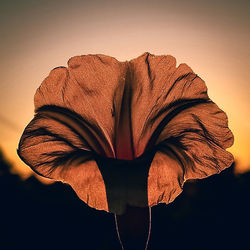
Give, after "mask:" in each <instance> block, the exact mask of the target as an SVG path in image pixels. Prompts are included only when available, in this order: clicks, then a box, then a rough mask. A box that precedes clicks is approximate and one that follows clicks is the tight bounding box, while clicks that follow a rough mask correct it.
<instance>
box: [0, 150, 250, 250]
mask: <svg viewBox="0 0 250 250" xmlns="http://www.w3.org/2000/svg"><path fill="white" fill-rule="evenodd" d="M234 167H235V163H234V164H233V165H232V166H231V167H230V168H229V169H227V170H225V171H223V172H222V173H221V174H219V175H214V176H211V177H209V178H207V179H203V180H198V181H194V182H190V183H186V184H185V186H184V191H183V193H182V194H181V195H180V196H179V197H177V198H176V200H175V201H174V202H173V203H171V204H169V205H165V204H160V205H158V206H155V207H153V208H152V231H151V238H150V243H149V250H158V249H175V250H178V249H201V250H203V249H249V248H248V247H249V245H250V234H249V233H250V230H249V227H250V224H249V222H250V199H249V194H250V172H247V173H244V174H241V175H235V174H234V171H233V169H234ZM10 169H11V165H10V164H9V163H8V162H7V161H6V160H5V158H4V156H3V154H2V153H1V152H0V213H1V221H0V249H1V250H7V249H87V250H92V249H93V250H95V249H98V250H106V249H107V250H113V249H117V250H119V249H120V245H119V242H118V239H117V235H116V230H115V222H114V217H113V215H112V214H109V213H106V212H103V211H97V210H95V209H91V208H90V207H88V206H87V205H85V204H84V203H83V202H82V201H81V200H80V199H79V198H78V197H77V196H76V194H75V193H74V191H73V190H72V189H71V187H70V186H68V185H65V184H62V183H53V184H50V185H44V184H42V183H41V182H39V181H38V179H37V178H36V177H35V176H31V177H30V178H28V179H27V180H25V181H23V180H21V179H20V177H19V176H18V175H14V174H12V173H11V171H10Z"/></svg>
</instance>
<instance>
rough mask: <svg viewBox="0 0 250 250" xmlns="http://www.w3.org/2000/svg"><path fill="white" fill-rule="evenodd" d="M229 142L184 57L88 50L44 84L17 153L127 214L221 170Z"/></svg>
mask: <svg viewBox="0 0 250 250" xmlns="http://www.w3.org/2000/svg"><path fill="white" fill-rule="evenodd" d="M232 144H233V134H232V133H231V131H230V130H229V128H228V120H227V116H226V114H225V113H224V112H223V111H222V110H221V109H219V108H218V106H217V105H216V104H215V103H214V102H212V101H211V100H210V98H209V97H208V95H207V87H206V85H205V83H204V81H203V80H202V79H201V78H200V77H199V76H197V75H196V74H195V73H194V72H193V71H192V70H191V68H190V67H188V66H187V65H186V64H180V65H179V66H178V67H176V60H175V58H174V57H172V56H169V55H167V56H165V55H163V56H154V55H151V54H149V53H144V54H143V55H141V56H139V57H138V58H135V59H133V60H131V61H126V62H119V61H117V60H116V59H115V58H113V57H109V56H105V55H86V56H76V57H73V58H71V59H70V60H69V61H68V67H67V68H66V67H58V68H55V69H53V70H52V71H51V72H50V74H49V76H48V77H47V78H46V79H45V80H44V81H43V83H42V84H41V86H40V87H39V88H38V90H37V92H36V94H35V117H34V118H33V120H32V121H31V122H30V123H29V124H28V126H27V127H26V128H25V130H24V132H23V135H22V137H21V139H20V143H19V148H18V154H19V156H20V157H21V159H22V160H23V161H24V162H25V163H26V164H27V165H29V166H30V167H31V168H32V169H33V170H34V171H35V172H36V173H38V174H40V175H42V176H44V177H47V178H51V179H55V180H59V181H62V182H66V183H68V184H70V185H71V186H72V188H73V189H74V190H75V192H76V193H77V195H78V196H79V197H80V199H82V200H83V201H84V202H86V203H87V204H88V205H89V206H91V207H94V208H96V209H101V210H106V211H110V212H113V213H116V214H122V213H123V212H124V210H125V208H126V206H127V205H131V206H139V207H143V206H149V207H151V206H154V205H157V204H158V203H161V202H164V203H169V202H172V201H173V200H174V199H175V198H176V197H177V196H178V195H179V194H180V193H181V191H182V187H183V184H184V182H185V181H186V180H188V179H197V178H199V179H200V178H205V177H207V176H210V175H212V174H216V173H220V172H221V171H222V170H223V169H225V168H227V167H229V166H230V165H231V164H232V162H233V156H232V154H231V153H229V152H227V151H226V150H225V149H226V148H228V147H230V146H231V145H232Z"/></svg>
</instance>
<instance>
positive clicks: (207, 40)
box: [0, 0, 250, 177]
mask: <svg viewBox="0 0 250 250" xmlns="http://www.w3.org/2000/svg"><path fill="white" fill-rule="evenodd" d="M249 10H250V1H243V0H238V1H230V0H223V1H218V0H217V1H215V0H210V1H205V0H200V1H198V0H191V1H177V0H175V1H163V0H154V1H153V0H150V1H146V0H144V1H136V0H133V1H128V0H127V1H115V0H112V1H105V0H102V1H99V0H98V1H97V0H92V1H89V2H88V1H80V0H78V1H64V0H60V1H59V0H55V1H48V0H40V1H31V0H22V1H14V0H10V1H1V2H0V27H1V28H0V36H1V39H0V53H1V60H0V64H1V65H0V66H1V74H0V131H1V132H0V147H1V148H2V149H3V151H4V152H5V153H6V155H7V157H8V159H9V160H10V161H11V162H13V163H14V164H15V171H18V172H19V173H20V174H21V175H22V176H23V177H27V176H29V175H30V174H31V172H32V171H31V170H30V169H29V167H28V166H26V165H25V164H24V163H23V162H22V161H21V160H20V159H19V158H18V156H17V155H16V148H17V145H18V142H19V139H20V137H21V134H22V131H23V129H24V128H25V126H26V125H27V124H28V123H29V121H30V120H31V119H32V118H33V115H34V105H33V97H34V94H35V91H36V89H37V88H38V87H39V85H40V84H41V82H42V81H43V79H44V78H45V77H46V76H48V74H49V72H50V70H52V69H53V68H55V67H57V66H67V61H68V59H69V58H71V57H73V56H76V55H84V54H106V55H109V56H113V57H116V58H117V59H118V60H120V61H125V60H130V59H132V58H136V57H138V56H140V55H141V54H143V53H144V52H146V51H148V52H150V53H151V54H155V55H163V54H166V55H167V54H169V55H172V56H174V57H175V58H176V59H177V65H178V64H180V63H187V64H188V65H189V66H190V67H191V68H192V69H193V71H194V72H195V73H196V74H198V75H199V76H200V77H201V78H202V79H203V80H204V81H205V82H206V85H207V87H208V95H209V97H210V98H211V99H212V100H213V101H214V102H215V103H216V104H217V105H218V106H219V107H220V108H221V109H223V110H224V111H225V112H226V113H227V115H228V120H229V128H230V129H231V130H232V132H233V134H234V136H235V142H234V145H233V146H232V147H231V148H230V149H228V150H229V151H230V152H232V153H233V155H234V156H235V159H236V161H237V162H238V169H237V171H238V172H242V171H246V170H250V157H249V148H250V118H249V117H250V102H249V100H250V83H249V79H250V60H249V58H250V42H249V41H250V32H249V27H250V17H249Z"/></svg>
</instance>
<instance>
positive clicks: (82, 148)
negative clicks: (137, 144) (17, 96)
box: [18, 107, 108, 211]
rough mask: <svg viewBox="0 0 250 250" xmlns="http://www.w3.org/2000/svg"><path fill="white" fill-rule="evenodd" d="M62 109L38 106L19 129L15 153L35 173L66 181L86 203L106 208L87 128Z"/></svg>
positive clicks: (102, 183)
mask: <svg viewBox="0 0 250 250" xmlns="http://www.w3.org/2000/svg"><path fill="white" fill-rule="evenodd" d="M63 111H64V112H61V113H60V112H59V111H58V108H55V107H46V108H43V109H41V110H39V112H38V113H37V114H36V115H35V118H34V119H33V120H32V121H31V122H30V123H29V124H28V126H27V127H26V128H25V130H24V132H23V135H22V137H21V140H20V142H19V148H18V154H19V156H20V158H21V159H22V160H23V161H24V162H25V163H26V164H27V165H29V166H30V167H31V168H32V169H33V170H34V171H35V172H36V173H38V174H40V175H42V176H44V177H47V178H51V179H55V180H59V181H62V182H65V183H68V184H70V185H71V186H72V188H73V189H74V190H75V192H76V193H77V195H78V196H79V198H80V199H82V200H83V201H84V202H86V203H87V204H88V205H89V206H91V207H94V208H96V209H100V210H106V211H108V204H107V198H106V189H105V185H104V181H103V178H102V175H101V173H100V171H99V169H98V166H97V164H96V162H95V160H94V157H93V154H92V152H91V151H90V148H91V145H90V144H89V143H88V142H87V140H86V139H88V138H89V135H87V133H88V131H87V130H86V129H85V128H84V127H82V126H80V123H79V122H76V121H75V120H74V118H73V117H72V116H71V117H70V116H67V115H65V114H67V112H66V110H63ZM68 112H69V113H70V114H71V115H73V113H72V112H70V111H68ZM83 136H84V137H85V138H84V137H83ZM89 141H91V140H89Z"/></svg>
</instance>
